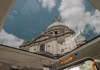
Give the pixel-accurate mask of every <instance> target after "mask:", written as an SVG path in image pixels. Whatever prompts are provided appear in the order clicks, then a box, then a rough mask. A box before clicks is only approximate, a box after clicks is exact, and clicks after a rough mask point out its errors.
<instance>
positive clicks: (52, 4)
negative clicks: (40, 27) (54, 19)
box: [39, 0, 56, 11]
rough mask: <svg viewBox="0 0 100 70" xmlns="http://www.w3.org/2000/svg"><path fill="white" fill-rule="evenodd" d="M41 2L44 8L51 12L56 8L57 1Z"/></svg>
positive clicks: (47, 0)
mask: <svg viewBox="0 0 100 70" xmlns="http://www.w3.org/2000/svg"><path fill="white" fill-rule="evenodd" d="M39 2H42V7H43V8H48V9H49V11H51V10H52V8H53V7H55V6H56V0H39Z"/></svg>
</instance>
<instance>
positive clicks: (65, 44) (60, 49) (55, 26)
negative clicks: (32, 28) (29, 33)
mask: <svg viewBox="0 0 100 70" xmlns="http://www.w3.org/2000/svg"><path fill="white" fill-rule="evenodd" d="M83 43H85V38H84V37H83V36H81V35H80V36H79V35H76V33H75V32H74V31H73V30H71V29H70V28H68V27H67V26H66V25H64V24H63V23H61V22H59V21H58V19H57V18H56V19H55V22H54V23H52V24H51V25H50V26H49V27H48V28H47V31H46V32H42V34H41V35H40V36H39V37H38V38H36V39H35V40H33V41H32V42H31V43H29V44H25V45H22V46H21V48H22V49H24V50H28V51H30V52H35V53H42V54H43V53H50V54H52V55H53V56H57V55H63V54H65V53H67V52H69V51H72V50H73V49H75V48H77V46H79V45H82V44H83Z"/></svg>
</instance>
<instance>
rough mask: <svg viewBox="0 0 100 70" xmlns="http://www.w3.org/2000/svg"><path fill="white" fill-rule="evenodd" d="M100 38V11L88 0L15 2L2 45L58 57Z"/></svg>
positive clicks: (3, 31) (2, 36)
mask: <svg viewBox="0 0 100 70" xmlns="http://www.w3.org/2000/svg"><path fill="white" fill-rule="evenodd" d="M98 35H100V12H99V11H98V10H97V9H96V8H95V7H94V6H93V5H92V4H91V3H90V2H89V1H88V0H15V2H14V4H13V6H12V9H11V11H10V13H9V15H8V17H7V19H6V21H5V24H4V26H3V29H2V31H1V33H0V44H2V45H7V46H10V47H14V48H21V49H23V50H27V51H29V52H35V53H37V52H38V54H43V55H44V53H46V54H47V55H49V56H50V57H51V56H54V57H55V56H62V55H64V54H65V53H68V52H70V51H72V50H73V49H75V48H77V47H80V46H82V45H83V44H84V43H86V42H88V41H90V40H91V39H93V38H95V37H97V36H98ZM38 47H39V48H38ZM54 47H55V48H54ZM40 52H42V53H40ZM46 54H45V55H46Z"/></svg>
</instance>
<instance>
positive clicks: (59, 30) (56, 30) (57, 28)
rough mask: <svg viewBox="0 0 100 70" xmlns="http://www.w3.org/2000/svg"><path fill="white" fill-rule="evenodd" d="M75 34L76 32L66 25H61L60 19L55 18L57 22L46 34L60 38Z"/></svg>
mask: <svg viewBox="0 0 100 70" xmlns="http://www.w3.org/2000/svg"><path fill="white" fill-rule="evenodd" d="M73 33H75V32H74V31H73V30H71V29H70V28H68V27H67V26H66V25H65V24H63V23H61V22H60V21H59V20H58V18H55V22H54V23H53V24H51V25H50V26H49V27H48V28H47V32H46V34H49V35H51V36H59V35H64V34H73Z"/></svg>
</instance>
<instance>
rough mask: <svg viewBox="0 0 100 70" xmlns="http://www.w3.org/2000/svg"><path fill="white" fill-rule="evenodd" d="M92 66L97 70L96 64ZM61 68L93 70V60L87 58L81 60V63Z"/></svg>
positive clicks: (67, 69)
mask: <svg viewBox="0 0 100 70" xmlns="http://www.w3.org/2000/svg"><path fill="white" fill-rule="evenodd" d="M94 67H95V70H97V68H96V66H94ZM63 70H94V69H93V61H91V60H88V61H85V62H83V63H82V64H79V65H77V66H73V67H71V68H66V69H63Z"/></svg>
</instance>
